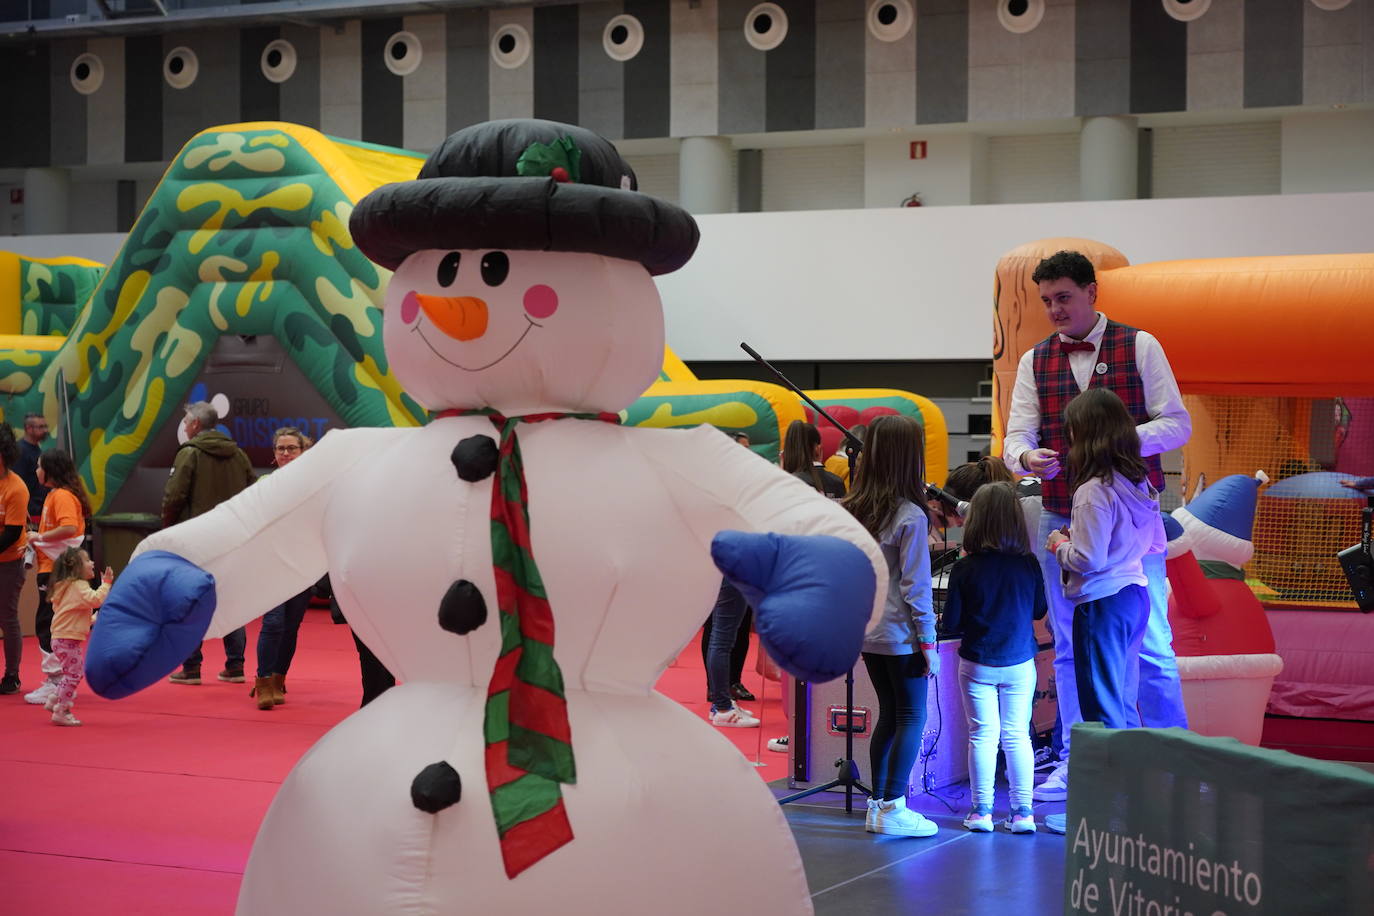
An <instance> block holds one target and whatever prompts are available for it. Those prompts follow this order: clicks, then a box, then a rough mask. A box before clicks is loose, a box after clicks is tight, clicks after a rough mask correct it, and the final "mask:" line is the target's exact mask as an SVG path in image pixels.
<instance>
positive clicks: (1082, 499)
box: [1047, 388, 1164, 728]
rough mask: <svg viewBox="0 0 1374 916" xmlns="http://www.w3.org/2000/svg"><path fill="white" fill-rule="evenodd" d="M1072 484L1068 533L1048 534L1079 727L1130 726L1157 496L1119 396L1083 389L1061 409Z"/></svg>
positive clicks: (1160, 529)
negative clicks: (1058, 573) (1069, 610)
mask: <svg viewBox="0 0 1374 916" xmlns="http://www.w3.org/2000/svg"><path fill="white" fill-rule="evenodd" d="M1064 426H1065V430H1066V432H1067V434H1068V438H1069V456H1068V462H1067V464H1068V472H1069V479H1070V480H1071V481H1073V510H1072V514H1071V516H1070V521H1069V530H1068V531H1067V532H1066V531H1064V530H1063V529H1060V530H1059V531H1055V532H1053V533H1052V534H1050V537H1049V541H1048V545H1047V546H1048V549H1050V550H1051V551H1053V552H1054V555H1055V557H1056V558H1058V560H1059V565H1060V567H1061V569H1062V570H1063V575H1064V594H1065V596H1066V597H1067V598H1068V599H1069V600H1070V601H1072V602H1073V603H1074V611H1073V654H1074V660H1073V661H1074V674H1075V676H1076V677H1077V680H1078V704H1079V706H1080V708H1081V709H1082V711H1083V721H1085V722H1101V723H1102V724H1103V725H1105V726H1107V727H1108V728H1125V727H1127V716H1126V709H1127V703H1130V702H1133V701H1134V698H1133V697H1129V696H1128V695H1127V691H1126V684H1127V682H1128V680H1130V678H1129V677H1128V675H1129V673H1130V669H1131V666H1133V665H1135V664H1137V657H1138V656H1139V653H1140V641H1141V638H1142V637H1143V636H1144V633H1145V622H1146V619H1147V617H1148V616H1149V613H1150V599H1149V596H1148V595H1147V594H1146V591H1145V572H1144V570H1143V568H1142V567H1141V562H1140V561H1141V558H1142V557H1144V556H1145V555H1146V554H1147V553H1159V552H1162V551H1163V550H1164V526H1163V524H1162V523H1161V521H1160V517H1159V500H1158V494H1157V493H1156V492H1155V490H1154V488H1153V487H1152V486H1150V482H1149V481H1148V480H1147V479H1146V475H1147V470H1146V467H1145V462H1144V461H1143V460H1141V457H1140V438H1139V436H1138V435H1137V434H1136V429H1135V420H1133V419H1132V418H1131V415H1130V413H1128V412H1127V410H1126V405H1125V404H1123V403H1122V402H1121V398H1119V397H1117V396H1116V394H1114V393H1113V392H1111V391H1109V390H1108V389H1106V388H1089V389H1087V390H1086V391H1084V392H1083V393H1082V394H1080V395H1078V396H1077V397H1076V398H1074V399H1073V400H1072V401H1070V402H1069V403H1068V406H1067V407H1065V408H1064Z"/></svg>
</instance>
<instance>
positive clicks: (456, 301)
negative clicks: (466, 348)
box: [415, 293, 487, 340]
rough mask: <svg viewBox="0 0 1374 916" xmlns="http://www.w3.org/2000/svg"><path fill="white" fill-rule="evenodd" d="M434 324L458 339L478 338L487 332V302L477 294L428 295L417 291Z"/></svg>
mask: <svg viewBox="0 0 1374 916" xmlns="http://www.w3.org/2000/svg"><path fill="white" fill-rule="evenodd" d="M415 298H416V299H417V300H418V301H419V303H420V308H421V309H422V310H424V313H425V315H426V316H427V317H428V318H429V320H430V321H432V322H433V323H434V326H435V327H437V328H438V329H439V330H441V331H443V332H444V333H445V334H447V335H448V336H449V337H452V338H454V339H456V340H476V339H477V338H479V337H481V336H482V335H483V334H485V333H486V332H487V303H486V302H485V301H483V300H481V299H478V298H477V297H476V296H454V297H452V298H450V297H448V296H426V295H423V294H421V293H415Z"/></svg>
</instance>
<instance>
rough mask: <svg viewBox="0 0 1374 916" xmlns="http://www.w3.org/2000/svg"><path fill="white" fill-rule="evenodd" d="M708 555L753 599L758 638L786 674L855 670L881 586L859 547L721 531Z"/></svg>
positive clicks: (822, 538) (821, 676) (810, 676)
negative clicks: (874, 595) (874, 598)
mask: <svg viewBox="0 0 1374 916" xmlns="http://www.w3.org/2000/svg"><path fill="white" fill-rule="evenodd" d="M711 559H712V560H714V561H715V563H716V567H717V568H718V569H719V570H720V571H721V572H723V573H724V574H725V576H726V578H728V579H729V580H730V581H731V582H733V583H734V584H735V586H736V587H737V588H738V589H739V590H740V592H741V593H743V595H744V597H745V598H746V599H748V601H749V604H750V605H751V606H752V607H753V608H754V626H755V628H756V629H757V630H758V634H759V642H760V643H761V644H762V645H763V647H764V649H765V650H766V651H767V652H768V654H769V655H770V656H772V658H773V660H774V661H776V662H777V663H778V664H779V665H780V666H781V667H782V668H783V670H785V671H786V672H787V673H788V674H790V675H792V676H793V677H795V678H798V679H799V680H803V681H811V682H815V683H819V682H822V681H829V680H833V679H834V678H837V677H839V676H840V675H842V674H844V673H845V672H846V671H849V670H850V669H851V668H853V667H854V662H855V661H856V660H857V659H858V657H859V650H860V649H861V648H862V647H863V639H864V628H865V627H866V626H867V624H868V617H869V614H870V613H872V611H873V594H874V590H875V589H876V588H877V582H876V581H875V579H874V576H873V565H872V563H870V562H869V559H868V557H867V556H866V555H865V554H864V552H863V551H862V550H860V549H859V548H858V547H855V546H854V545H853V544H851V543H849V542H848V541H843V540H841V539H839V538H837V537H831V536H829V535H819V534H817V535H787V534H746V533H745V532H743V531H722V532H720V533H719V534H717V535H716V536H715V538H714V539H713V540H712V541H711Z"/></svg>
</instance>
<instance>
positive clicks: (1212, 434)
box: [1183, 395, 1374, 609]
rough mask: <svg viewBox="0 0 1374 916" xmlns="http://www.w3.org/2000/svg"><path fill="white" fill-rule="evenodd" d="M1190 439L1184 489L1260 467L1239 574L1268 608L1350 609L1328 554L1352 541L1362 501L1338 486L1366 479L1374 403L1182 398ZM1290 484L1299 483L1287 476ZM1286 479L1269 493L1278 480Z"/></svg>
mask: <svg viewBox="0 0 1374 916" xmlns="http://www.w3.org/2000/svg"><path fill="white" fill-rule="evenodd" d="M1184 401H1185V402H1186V404H1187V406H1188V410H1189V412H1190V413H1191V414H1192V418H1193V435H1192V438H1191V440H1190V441H1189V442H1188V444H1187V445H1185V446H1184V447H1183V492H1184V494H1186V495H1187V496H1188V497H1190V498H1191V496H1192V495H1193V493H1194V490H1195V489H1196V488H1197V486H1198V484H1199V483H1200V482H1202V483H1210V482H1212V481H1215V480H1218V479H1220V478H1221V477H1224V476H1226V475H1228V474H1244V475H1246V476H1251V475H1253V474H1254V473H1255V472H1256V471H1257V470H1263V471H1264V472H1265V473H1266V474H1268V475H1269V478H1270V483H1269V484H1267V485H1265V486H1264V487H1262V488H1261V489H1260V494H1259V504H1258V506H1257V507H1256V511H1255V531H1254V544H1255V555H1254V558H1253V559H1252V560H1251V561H1250V563H1249V564H1248V565H1247V566H1246V568H1245V573H1246V578H1247V581H1248V583H1249V585H1250V586H1251V588H1253V589H1254V591H1255V594H1256V595H1257V596H1258V597H1259V599H1260V600H1261V601H1263V602H1264V603H1266V604H1270V605H1281V606H1288V607H1314V608H1328V609H1329V608H1336V607H1340V608H1354V607H1355V603H1354V601H1353V599H1352V598H1351V594H1350V586H1349V583H1348V582H1347V581H1346V578H1345V575H1344V574H1343V573H1342V571H1341V568H1340V564H1339V563H1338V562H1337V560H1336V554H1337V553H1338V552H1339V551H1341V550H1343V549H1344V548H1346V547H1349V546H1350V545H1351V544H1355V543H1357V542H1358V541H1359V539H1360V510H1361V509H1363V508H1364V505H1365V501H1364V496H1363V495H1362V494H1361V493H1360V492H1359V491H1357V490H1348V489H1345V488H1342V487H1340V486H1339V485H1338V481H1339V480H1343V479H1354V478H1359V477H1369V476H1374V398H1321V399H1313V398H1271V397H1243V396H1222V395H1185V396H1184ZM1295 478H1298V479H1295ZM1283 481H1288V483H1287V484H1285V485H1284V486H1282V487H1279V488H1278V489H1275V488H1276V487H1277V486H1278V485H1279V484H1280V483H1281V482H1283Z"/></svg>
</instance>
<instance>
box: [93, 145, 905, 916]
mask: <svg viewBox="0 0 1374 916" xmlns="http://www.w3.org/2000/svg"><path fill="white" fill-rule="evenodd" d="M351 228H352V231H353V237H354V240H355V242H356V243H357V244H358V245H359V247H360V248H361V249H362V250H363V251H364V252H365V253H366V254H367V255H368V256H369V257H371V258H372V259H373V260H375V261H377V262H378V263H379V264H381V265H383V266H385V267H387V268H389V269H392V270H394V271H395V274H394V276H393V277H392V279H391V281H390V287H389V290H388V292H387V296H386V305H385V324H384V339H385V343H386V352H387V358H388V360H389V362H390V365H391V367H392V369H393V370H394V372H395V374H396V376H397V378H398V379H400V380H401V382H402V384H403V385H404V386H405V388H406V390H407V391H408V392H409V393H410V394H411V395H412V396H413V397H414V398H415V399H416V400H417V401H419V402H420V403H421V404H423V405H424V406H425V407H426V408H427V409H428V410H429V411H430V412H431V415H432V418H433V419H432V421H431V422H430V423H429V424H428V425H427V426H424V427H422V428H417V429H350V430H341V431H335V432H331V433H329V434H328V435H326V436H325V437H324V438H323V439H322V440H321V441H320V443H319V444H318V445H316V446H315V447H314V448H312V449H311V450H310V451H309V452H307V453H306V454H305V455H303V456H302V457H301V458H299V459H298V460H296V461H294V462H292V463H291V464H290V465H289V466H287V467H286V468H283V469H282V470H280V471H278V472H276V473H274V474H272V475H270V476H269V477H267V478H266V479H264V480H262V481H260V482H258V483H257V484H255V485H254V486H253V487H250V488H249V489H248V490H246V491H245V492H244V493H242V494H241V495H239V496H238V497H236V498H235V499H233V500H230V501H229V502H226V503H224V504H222V505H221V506H219V507H218V508H217V509H215V510H214V511H213V512H210V513H208V514H206V515H203V516H200V517H199V518H196V519H194V520H192V521H189V522H187V523H185V524H182V525H178V526H176V527H174V528H170V529H167V530H165V531H162V532H159V533H157V534H154V535H153V536H151V537H149V538H148V539H147V540H145V541H144V542H143V543H142V544H141V545H140V548H139V551H138V554H137V555H136V557H135V559H134V561H133V562H132V563H131V564H130V566H129V567H128V569H127V570H126V571H125V573H124V574H123V575H122V576H121V577H120V579H119V582H118V583H117V584H116V586H115V589H114V591H113V592H112V594H111V595H110V598H109V599H108V600H107V602H106V605H105V608H104V609H103V610H102V611H101V619H100V624H99V626H97V627H96V629H95V631H94V633H93V636H92V640H91V645H90V661H89V664H88V672H89V676H90V681H91V684H92V687H93V688H94V689H96V691H97V692H98V693H101V694H102V695H105V696H110V697H118V696H123V695H126V694H128V693H131V692H133V691H134V690H137V689H141V688H142V687H145V686H147V685H148V684H150V683H153V682H154V681H156V680H158V679H160V678H162V677H164V676H165V675H166V674H167V673H168V672H170V671H171V670H172V669H173V668H174V667H175V666H176V665H177V664H178V663H179V662H180V661H181V660H182V659H183V658H184V657H185V656H186V655H187V654H189V652H190V650H191V649H192V648H193V647H194V646H195V645H197V644H198V643H199V642H200V641H201V640H202V639H203V638H210V637H216V636H219V635H221V634H223V633H226V632H228V631H230V630H232V629H234V628H236V627H239V626H241V625H243V624H244V623H245V622H247V621H248V620H250V619H252V618H253V617H255V616H258V615H259V614H261V613H262V612H263V611H264V610H265V609H267V608H270V607H272V606H273V605H274V604H276V603H278V602H279V601H281V600H283V599H285V598H286V597H288V596H290V595H292V594H295V593H297V592H299V591H301V590H302V589H303V588H305V587H306V586H307V585H309V584H310V583H312V582H314V581H315V580H316V579H318V578H319V577H320V576H321V575H322V574H323V573H325V572H326V571H328V572H329V573H330V576H331V579H332V582H333V586H334V592H335V595H336V596H337V597H338V600H339V603H340V605H341V607H342V609H343V611H344V613H345V614H346V615H347V617H348V620H349V622H350V624H352V626H353V628H354V630H355V631H356V633H357V634H358V636H359V637H360V638H361V639H362V640H363V641H364V642H366V643H367V645H368V646H369V647H370V648H372V650H373V651H374V652H376V654H377V655H378V657H379V658H380V659H381V660H382V661H383V662H385V664H386V665H387V667H388V668H390V669H391V670H392V671H393V672H395V674H396V675H397V677H398V678H399V679H400V681H401V682H402V683H401V684H400V686H398V687H397V688H395V689H393V690H390V691H388V692H387V693H385V694H384V695H383V696H382V697H381V698H379V699H378V700H376V701H375V702H373V703H371V704H369V705H368V706H367V707H366V708H364V709H362V710H360V711H359V712H357V713H355V714H354V715H352V716H350V717H349V718H348V719H346V720H345V721H344V722H342V723H340V724H339V725H338V726H337V727H336V728H334V729H333V730H332V731H330V732H329V733H328V734H326V735H325V736H324V737H323V738H322V739H321V740H320V742H319V743H318V744H317V745H315V747H313V748H312V749H311V750H310V751H309V752H308V753H307V754H306V755H305V757H304V758H302V760H301V761H300V762H299V763H298V764H297V766H296V767H295V768H294V769H293V771H292V772H291V774H290V775H289V776H288V777H287V779H286V781H285V783H284V784H283V785H282V787H281V790H280V792H279V793H278V795H277V797H276V799H275V800H274V802H273V804H272V806H271V809H270V810H269V811H268V813H267V816H266V818H265V819H264V821H263V824H262V827H261V830H260V832H259V834H258V837H257V840H256V842H255V844H254V846H253V852H252V856H251V858H250V860H249V862H248V866H247V868H246V870H245V873H244V879H243V884H242V888H241V891H240V896H239V903H238V912H239V913H240V914H269V913H270V914H278V913H331V914H367V916H376V914H441V913H442V914H451V913H482V914H489V913H538V912H546V911H552V910H555V909H556V910H557V911H558V912H561V913H568V914H580V913H638V912H654V913H659V914H676V913H681V914H699V913H708V912H723V911H725V910H727V909H730V908H739V907H745V908H747V909H748V910H749V911H750V912H753V913H759V914H774V913H776V914H796V913H807V912H810V911H811V904H810V899H809V895H808V891H807V885H806V880H805V875H804V874H803V871H802V867H801V861H800V858H799V856H798V854H797V850H796V846H795V844H794V842H793V840H792V836H791V833H790V831H789V830H788V827H787V824H786V822H785V820H784V819H783V816H782V814H781V813H780V811H779V809H778V806H777V805H776V803H775V802H774V800H773V798H772V795H771V794H770V793H769V791H768V790H767V787H766V786H764V784H763V783H762V782H761V781H760V780H759V778H758V776H757V775H756V774H755V773H754V771H753V769H752V768H751V767H750V766H749V765H748V764H747V762H746V761H745V760H744V759H743V758H742V757H741V756H740V754H739V753H738V751H736V750H735V749H734V747H733V746H732V745H731V744H729V743H728V742H727V741H725V740H723V739H722V738H721V736H719V735H718V734H716V733H715V732H714V730H713V729H712V728H711V727H710V726H709V725H708V724H707V723H705V722H704V721H703V720H702V719H701V718H699V717H697V716H695V715H693V714H692V713H691V712H689V711H687V710H685V709H683V708H682V707H681V706H679V705H678V704H676V703H674V702H672V701H670V700H668V699H667V698H666V697H664V696H662V695H661V694H658V693H656V692H654V690H653V685H654V683H655V681H656V680H657V678H658V676H659V674H660V673H661V672H662V671H663V670H664V668H665V667H666V666H667V665H668V664H669V663H670V661H671V660H672V659H673V658H674V657H675V655H676V653H677V651H678V650H679V649H680V648H681V647H682V646H683V645H684V644H685V643H686V641H687V640H688V639H689V638H690V637H691V636H692V634H693V633H694V632H695V631H696V629H697V628H698V626H699V625H700V623H701V618H702V615H703V613H705V611H706V610H707V609H709V608H710V606H711V603H712V600H713V599H714V596H715V594H716V591H717V588H718V586H719V583H720V577H721V574H722V572H724V573H725V574H726V575H727V576H729V577H730V578H731V579H732V580H733V581H735V582H736V583H737V584H739V585H740V587H741V588H742V589H743V590H744V591H745V593H746V594H747V595H748V596H749V597H750V598H751V603H753V605H754V607H755V609H756V614H757V618H756V619H757V627H758V632H759V635H760V638H761V640H762V641H763V643H764V645H765V646H766V647H767V648H768V649H769V651H770V652H771V654H773V656H774V657H775V658H776V659H777V660H778V661H779V663H780V664H781V665H782V666H783V667H784V668H786V669H787V670H789V671H790V672H791V673H792V674H793V675H795V676H797V677H798V678H802V679H805V680H825V679H829V678H833V677H836V676H838V675H840V674H841V673H843V672H844V671H846V670H848V669H849V668H850V666H851V665H852V664H853V662H854V660H855V659H856V658H857V656H858V650H859V646H860V643H861V641H862V636H863V633H864V630H865V629H866V627H867V625H868V622H869V620H870V619H871V618H872V617H873V616H874V615H875V614H876V613H877V612H878V611H879V610H880V608H881V602H882V601H883V596H884V593H885V589H879V588H878V587H877V583H881V582H885V580H886V575H887V573H886V569H885V567H884V564H883V560H882V557H881V554H880V553H879V551H878V548H877V546H876V544H874V543H873V541H872V540H871V538H869V536H868V535H867V533H866V532H864V530H863V529H862V528H861V527H860V526H859V525H858V524H857V523H856V522H855V521H854V520H853V519H852V518H851V517H850V516H849V515H848V514H847V513H845V512H844V510H842V509H840V508H839V507H837V506H835V505H834V504H832V503H831V502H830V501H828V500H826V499H824V498H823V497H821V496H819V495H818V494H816V493H815V492H814V491H813V490H811V489H810V488H809V487H807V486H806V485H804V484H802V483H801V482H799V481H796V480H794V479H792V478H791V477H790V476H789V475H787V474H784V473H783V472H782V471H781V470H779V469H777V468H775V467H773V466H772V465H770V464H768V463H767V462H764V461H761V460H759V458H758V457H757V456H755V455H753V454H751V453H750V452H748V451H747V450H745V449H741V448H740V447H739V446H738V445H736V444H735V443H734V442H732V441H731V440H730V439H728V438H727V437H725V436H723V435H721V434H720V433H719V432H717V431H715V430H714V429H711V428H709V427H702V428H698V429H695V430H666V429H640V428H624V427H622V426H620V425H618V416H617V414H618V412H619V411H621V410H623V409H624V408H626V407H627V406H628V405H629V404H630V403H631V402H632V401H633V400H634V399H635V398H637V397H638V396H639V395H640V394H641V393H642V392H643V391H644V389H645V388H646V387H647V386H648V385H649V384H650V383H651V382H652V381H653V380H654V379H655V378H656V376H657V374H658V371H659V367H660V364H661V361H662V356H663V351H664V337H663V335H664V332H663V313H662V305H661V302H660V300H659V297H658V293H657V290H656V288H655V286H654V282H653V279H652V278H653V275H655V274H660V273H665V272H668V271H671V270H675V269H676V268H678V267H680V266H681V265H682V264H683V263H685V262H686V261H687V259H688V258H689V257H690V256H691V254H692V252H693V250H694V248H695V246H696V242H697V229H696V225H695V223H694V221H693V220H692V218H691V216H689V215H688V214H687V213H686V212H685V211H683V210H681V209H679V208H677V207H675V206H672V205H670V204H667V203H664V202H661V201H657V200H654V199H652V198H650V197H647V196H645V195H643V194H640V193H639V192H638V191H637V190H636V183H635V176H634V173H633V172H632V171H631V169H630V167H629V166H628V165H627V164H626V163H625V161H624V160H623V159H622V158H621V157H620V155H619V154H618V153H617V151H616V150H615V148H614V147H613V146H612V145H611V144H610V143H609V142H607V141H606V140H604V139H603V138H601V137H599V136H597V135H595V134H593V133H590V132H589V131H586V130H584V129H581V128H578V127H574V126H570V125H563V124H555V123H551V122H546V121H530V120H519V121H501V122H493V123H488V124H482V125H477V126H474V127H471V128H467V129H465V130H462V131H460V132H459V133H456V134H454V135H453V136H451V137H449V138H448V140H446V141H445V142H444V143H443V144H442V145H441V146H440V147H439V148H438V149H437V150H435V152H434V153H433V155H431V156H430V158H429V159H428V161H427V162H426V163H425V165H424V167H423V169H422V170H421V172H420V175H419V177H418V179H417V180H415V181H412V182H406V183H403V184H396V185H388V186H385V187H382V188H379V189H378V190H377V191H375V192H373V193H372V194H370V195H369V196H368V197H366V198H365V199H363V200H362V201H360V202H359V204H358V207H357V209H356V210H355V212H354V213H353V216H352V221H351Z"/></svg>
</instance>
